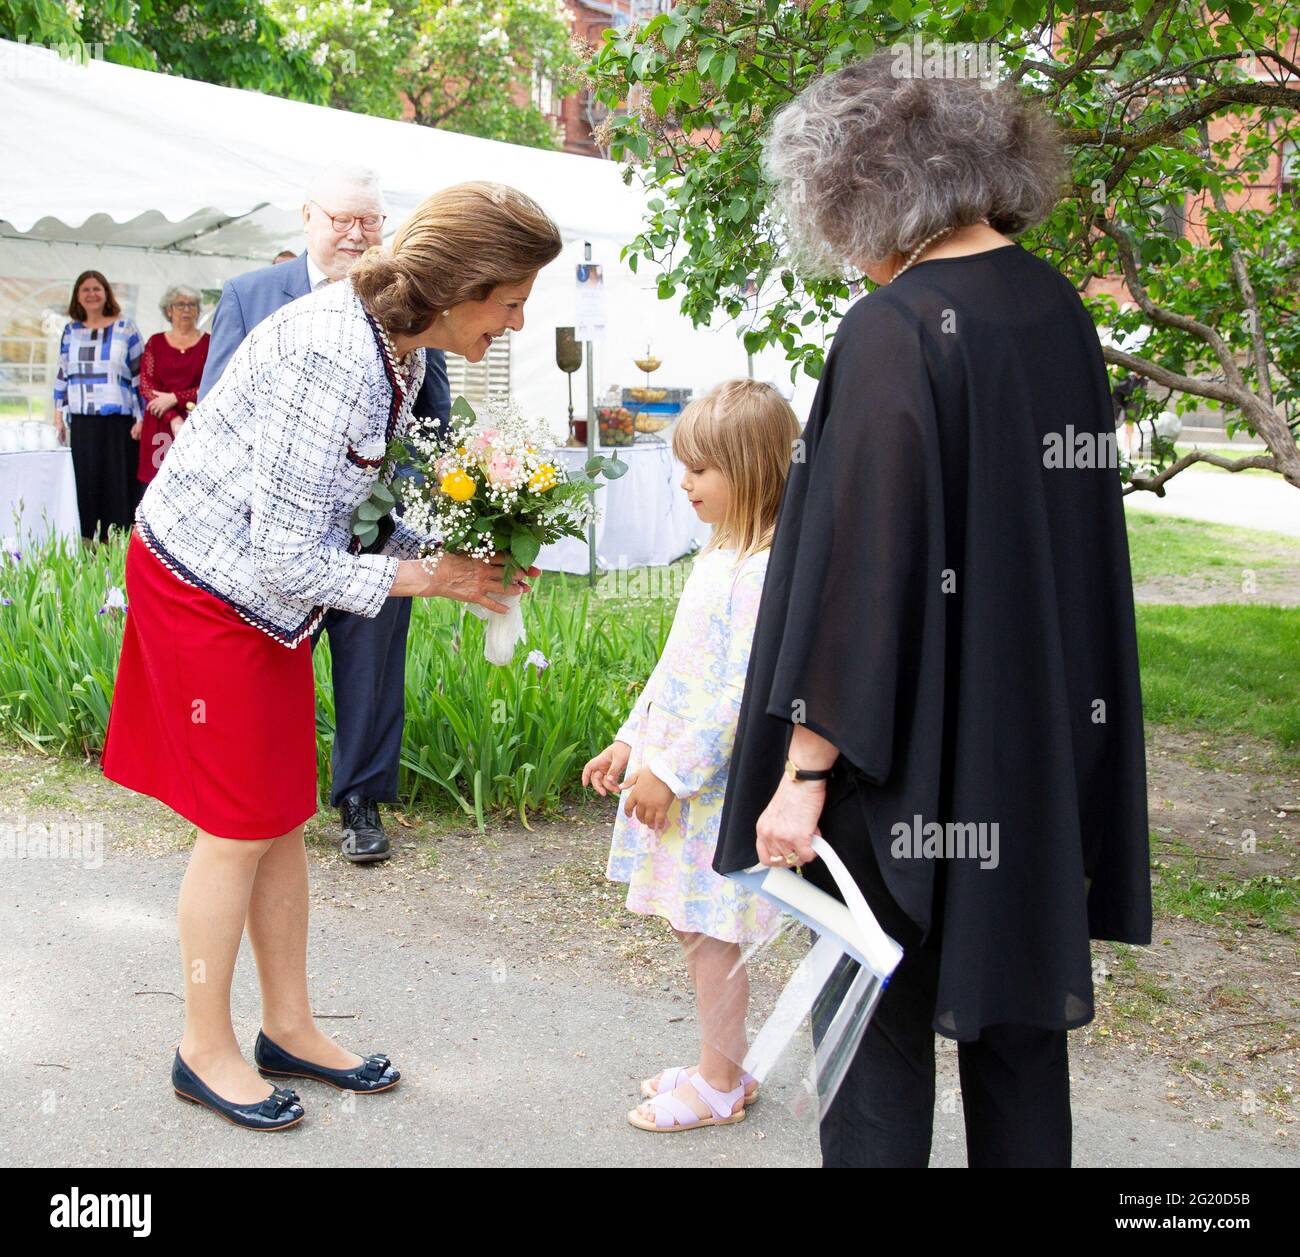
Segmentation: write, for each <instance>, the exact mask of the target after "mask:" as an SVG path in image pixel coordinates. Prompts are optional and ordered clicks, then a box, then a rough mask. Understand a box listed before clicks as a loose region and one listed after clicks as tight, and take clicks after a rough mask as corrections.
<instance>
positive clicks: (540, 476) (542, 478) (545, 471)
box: [528, 463, 557, 493]
mask: <svg viewBox="0 0 1300 1257" xmlns="http://www.w3.org/2000/svg"><path fill="white" fill-rule="evenodd" d="M556 482H557V477H556V475H555V468H554V467H552V466H551V464H550V463H543V464H542V465H541V466H540V467H539V468H538V469H537V470H536V471H535V472H533V474H532V478H531V479H530V480H529V481H528V487H529V488H530V489H532V490H534V492H537V493H545V492H546V490H547V489H554V488H555V485H556Z"/></svg>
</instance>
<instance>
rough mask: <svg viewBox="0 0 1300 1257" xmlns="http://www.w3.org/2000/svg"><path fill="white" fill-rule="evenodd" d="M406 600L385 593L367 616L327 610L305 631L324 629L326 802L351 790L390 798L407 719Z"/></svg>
mask: <svg viewBox="0 0 1300 1257" xmlns="http://www.w3.org/2000/svg"><path fill="white" fill-rule="evenodd" d="M410 626H411V600H410V599H409V598H389V599H387V600H386V601H385V603H384V609H383V610H382V611H380V613H379V614H378V615H377V616H375V617H373V618H371V617H369V616H364V615H353V614H351V613H350V612H347V611H338V610H331V611H327V612H326V613H325V618H324V620H323V621H322V622H321V625H320V627H319V628H317V630H316V632H315V633H314V634H313V635H312V645H313V646H314V645H315V644H316V642H317V641H319V640H320V635H321V632H322V631H323V632H326V633H328V634H329V640H330V660H331V670H332V674H333V683H334V726H335V727H334V752H333V755H332V756H331V768H332V773H331V785H330V803H331V804H332V805H333V806H335V807H337V806H338V804H339V801H340V800H341V799H344V798H346V797H347V796H348V795H350V794H360V795H364V796H365V797H366V798H368V799H377V800H379V801H381V802H384V803H393V802H396V800H397V776H398V768H399V766H400V757H401V753H402V725H403V723H404V722H405V719H406V635H407V632H408V630H409V629H410Z"/></svg>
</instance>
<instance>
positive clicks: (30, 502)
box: [0, 449, 81, 545]
mask: <svg viewBox="0 0 1300 1257" xmlns="http://www.w3.org/2000/svg"><path fill="white" fill-rule="evenodd" d="M15 516H17V519H16V520H15ZM52 533H54V534H58V535H60V536H63V537H70V538H73V539H75V538H77V537H79V536H80V535H81V521H80V518H79V516H78V515H77V482H76V479H75V478H74V476H73V474H72V451H71V450H68V449H59V450H23V451H19V452H17V453H5V454H0V537H10V536H14V537H18V538H19V539H20V540H22V541H24V542H25V543H26V544H28V545H31V544H32V543H33V542H37V541H41V540H43V539H44V538H45V537H48V536H50V535H51V534H52Z"/></svg>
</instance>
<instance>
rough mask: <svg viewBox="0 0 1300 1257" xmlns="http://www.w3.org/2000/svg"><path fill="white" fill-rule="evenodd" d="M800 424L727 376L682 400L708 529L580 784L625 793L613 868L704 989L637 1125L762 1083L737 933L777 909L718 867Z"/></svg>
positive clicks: (765, 927)
mask: <svg viewBox="0 0 1300 1257" xmlns="http://www.w3.org/2000/svg"><path fill="white" fill-rule="evenodd" d="M798 436H799V424H798V422H797V421H796V419H795V416H794V412H793V411H792V410H791V409H790V407H789V405H788V404H787V403H786V401H785V399H784V398H782V397H781V395H780V394H779V393H778V392H777V391H776V390H775V389H774V388H772V387H771V386H770V385H767V384H758V383H756V382H754V381H753V380H732V381H730V382H728V383H725V384H720V385H719V386H718V387H717V388H715V389H713V390H712V392H710V393H709V394H707V395H706V396H705V397H702V398H700V399H699V400H698V401H695V402H692V403H691V404H690V405H689V406H687V407H686V409H685V410H684V411H683V412H682V416H681V418H680V420H679V421H678V423H677V426H676V428H675V429H674V431H673V453H674V454H675V455H676V456H677V458H678V459H680V461H681V462H682V463H683V464H684V465H685V467H686V474H685V476H683V478H682V488H683V489H684V490H685V491H686V493H687V494H688V496H689V497H690V499H691V505H692V506H693V507H694V508H695V511H696V513H697V514H698V515H699V517H700V519H702V520H703V521H704V522H705V523H708V524H712V525H713V526H714V528H713V535H712V537H710V539H709V541H708V544H707V545H706V546H705V547H704V549H703V550H702V551H701V552H700V555H699V557H698V558H697V559H696V560H695V565H694V568H693V570H692V571H691V574H690V577H689V579H688V580H687V582H686V587H685V588H684V589H683V591H682V595H681V599H680V601H679V602H678V605H677V612H676V615H675V616H674V618H673V626H672V630H671V632H670V633H669V635H668V641H667V643H666V644H665V646H664V652H663V655H662V657H661V658H660V660H659V662H658V664H656V665H655V669H654V672H653V673H652V674H651V676H650V679H649V680H648V681H647V682H646V684H645V688H644V689H643V690H642V692H641V696H640V698H639V699H638V700H637V703H636V706H635V707H634V708H633V710H632V714H631V715H630V716H629V717H628V718H627V721H626V722H625V723H624V724H623V727H622V728H621V729H619V731H618V734H617V735H616V737H615V740H614V742H613V743H611V744H610V745H609V746H608V747H606V748H605V749H604V750H603V751H601V753H600V754H599V755H597V756H596V757H595V758H594V759H592V760H591V761H589V762H588V764H587V765H586V767H585V768H584V769H583V771H582V782H583V785H588V784H589V785H591V786H592V788H593V789H595V790H596V792H597V793H598V794H601V795H604V794H605V793H606V792H607V791H611V790H612V791H614V792H615V793H621V794H623V796H624V799H623V805H622V807H620V809H619V812H618V816H617V819H616V821H615V824H614V835H613V843H612V846H611V849H610V853H609V866H608V868H607V870H606V873H607V876H608V877H610V878H611V879H612V880H614V881H619V882H627V883H628V893H627V906H628V907H629V908H631V909H632V911H633V912H643V913H649V914H653V915H655V916H661V917H665V918H667V920H668V922H669V924H670V925H671V926H672V928H673V932H674V933H675V934H676V935H677V937H678V939H679V940H680V941H681V943H682V947H683V949H684V951H685V955H686V963H687V968H688V970H689V972H690V975H691V982H692V984H693V985H694V987H695V998H696V1006H697V1009H698V1011H699V1018H700V1059H699V1064H698V1065H697V1066H695V1067H694V1068H686V1067H684V1066H677V1067H675V1068H672V1069H665V1070H663V1071H662V1072H661V1073H659V1074H656V1075H655V1076H654V1077H653V1078H648V1079H646V1081H645V1082H643V1083H642V1084H641V1091H642V1094H643V1095H645V1096H648V1097H650V1099H649V1101H648V1102H647V1103H645V1104H642V1105H640V1106H638V1107H637V1108H635V1109H633V1110H632V1111H631V1112H629V1113H628V1121H629V1122H631V1123H632V1125H633V1126H637V1127H640V1128H641V1129H642V1130H650V1131H681V1130H693V1129H695V1128H696V1127H699V1126H715V1125H722V1124H724V1123H729V1122H738V1121H740V1120H741V1119H742V1118H743V1117H744V1116H745V1105H746V1104H749V1103H752V1101H753V1099H754V1096H755V1093H756V1092H757V1089H758V1086H757V1083H755V1082H754V1081H753V1080H752V1079H751V1078H750V1077H749V1076H748V1075H747V1074H743V1073H742V1071H741V1062H742V1061H743V1060H744V1057H745V1052H746V1039H745V1012H746V1008H747V1006H748V1003H749V984H748V980H747V977H746V974H745V970H744V966H743V965H741V964H740V945H741V944H745V943H752V942H758V941H760V940H762V939H764V938H766V937H767V936H768V934H770V933H771V931H772V929H773V927H774V926H775V923H776V918H777V916H778V910H777V909H776V908H774V907H773V906H772V905H771V904H769V903H768V902H767V901H766V900H763V899H762V898H760V897H759V896H758V895H756V894H754V893H753V892H752V891H749V890H746V889H745V888H744V887H742V886H740V885H738V884H737V883H735V882H733V881H730V880H729V879H727V878H725V877H720V876H719V875H718V874H717V873H715V872H714V871H713V867H712V866H713V852H714V847H715V844H716V842H717V834H718V824H719V821H720V819H721V815H722V803H723V799H724V797H725V795H726V789H727V767H728V763H729V761H730V758H731V747H732V742H733V740H734V738H735V733H736V718H737V715H738V714H739V711H740V700H741V696H742V694H743V692H744V688H745V672H746V669H747V667H748V664H749V648H750V643H751V641H752V639H753V634H754V622H755V620H756V619H757V616H758V603H759V599H760V597H761V595H762V592H763V576H764V573H765V571H766V569H767V556H768V549H769V547H770V545H771V542H772V530H773V527H774V525H775V523H776V514H777V507H778V505H779V504H780V500H781V491H782V488H783V487H784V484H785V477H786V472H787V471H788V470H789V467H790V458H791V451H792V446H793V442H794V441H795V440H796V438H797V437H798ZM625 770H626V772H627V775H626V777H625V778H624V780H622V781H621V782H620V781H619V778H620V776H622V775H623V773H624V771H625Z"/></svg>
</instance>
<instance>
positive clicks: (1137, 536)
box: [1125, 493, 1300, 585]
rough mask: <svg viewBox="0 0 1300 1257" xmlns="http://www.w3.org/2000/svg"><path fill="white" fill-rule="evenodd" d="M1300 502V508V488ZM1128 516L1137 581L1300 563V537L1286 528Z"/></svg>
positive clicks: (1132, 513)
mask: <svg viewBox="0 0 1300 1257" xmlns="http://www.w3.org/2000/svg"><path fill="white" fill-rule="evenodd" d="M1296 502H1297V507H1298V508H1300V493H1298V494H1297V495H1296ZM1125 519H1126V521H1127V523H1128V543H1129V559H1130V562H1131V563H1132V567H1133V581H1134V583H1135V584H1139V585H1140V584H1142V583H1143V582H1144V581H1147V580H1151V579H1154V578H1156V577H1160V576H1194V575H1209V574H1211V573H1215V572H1218V573H1223V572H1241V571H1244V570H1246V569H1252V570H1253V569H1256V568H1269V567H1300V540H1297V539H1296V538H1295V537H1288V536H1285V535H1284V534H1282V533H1273V532H1261V531H1259V530H1257V529H1253V528H1231V527H1228V526H1227V525H1225V524H1206V523H1203V522H1202V521H1200V520H1196V519H1180V518H1177V517H1173V516H1165V515H1155V514H1148V513H1147V512H1145V511H1129V512H1127V514H1126V515H1125Z"/></svg>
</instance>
